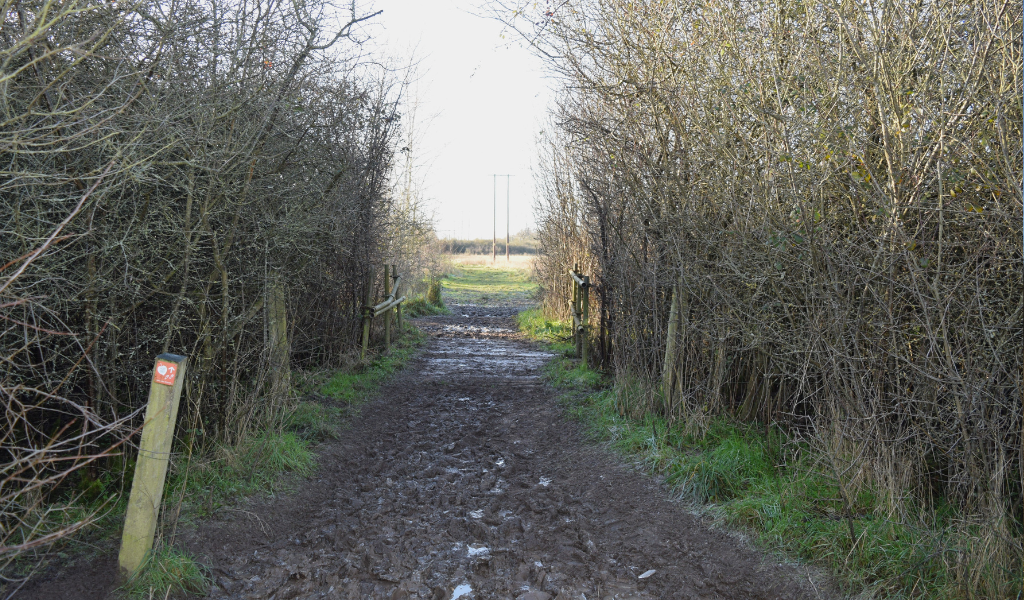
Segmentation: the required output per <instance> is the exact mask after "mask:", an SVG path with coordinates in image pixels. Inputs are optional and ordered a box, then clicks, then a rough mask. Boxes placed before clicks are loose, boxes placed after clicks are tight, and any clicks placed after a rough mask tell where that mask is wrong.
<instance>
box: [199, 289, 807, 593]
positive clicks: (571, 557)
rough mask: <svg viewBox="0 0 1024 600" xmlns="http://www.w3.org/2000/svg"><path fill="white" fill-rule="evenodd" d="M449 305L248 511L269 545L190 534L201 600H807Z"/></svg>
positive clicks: (503, 334) (504, 331)
mask: <svg viewBox="0 0 1024 600" xmlns="http://www.w3.org/2000/svg"><path fill="white" fill-rule="evenodd" d="M502 311H504V312H502ZM454 312H455V314H456V315H460V314H467V315H470V314H471V315H472V316H467V317H458V316H441V317H430V318H425V319H421V320H420V321H419V323H418V324H419V325H420V326H421V328H423V329H424V330H427V331H429V332H431V333H432V334H433V335H434V338H433V339H432V340H431V342H430V344H429V345H428V347H427V348H426V350H425V351H424V352H423V353H422V355H421V356H420V357H419V358H418V359H416V360H415V361H414V363H413V364H412V366H411V368H410V369H408V370H407V371H406V372H405V373H404V374H402V375H400V376H399V377H398V378H396V380H395V381H394V382H393V383H391V384H390V385H388V386H387V388H386V389H384V390H383V391H382V392H381V394H380V397H381V400H380V401H378V402H374V403H371V404H369V405H367V406H366V407H365V409H364V410H363V414H362V417H361V418H360V419H359V420H358V421H357V422H356V423H354V424H353V427H352V428H350V429H349V430H347V431H346V432H345V433H344V435H343V437H342V438H341V439H340V440H338V441H337V442H336V443H333V444H327V445H325V448H324V451H323V453H322V457H321V468H320V472H319V473H318V475H317V480H316V481H311V482H308V484H307V485H305V486H304V487H303V488H302V489H301V490H299V492H298V493H296V494H294V495H292V496H288V497H283V498H279V499H276V500H271V501H267V502H266V503H264V504H263V505H262V506H259V507H253V510H254V511H256V512H257V513H258V514H259V515H260V518H261V519H262V520H263V521H264V522H266V523H267V524H268V527H269V529H270V533H269V534H263V533H261V532H259V530H256V529H253V528H252V526H250V525H246V524H244V523H243V522H241V521H232V522H225V523H219V524H214V525H212V526H211V527H210V528H208V529H206V530H204V531H203V532H200V534H199V536H198V539H196V540H195V541H194V547H195V548H196V551H197V552H201V553H202V554H203V555H205V556H206V557H207V558H208V562H209V563H210V564H213V565H214V568H213V570H212V572H213V574H214V579H215V586H214V588H213V589H212V591H211V593H210V596H211V597H213V598H234V599H257V598H259V599H268V600H269V599H274V600H284V599H290V598H337V599H357V598H358V599H362V598H374V599H378V598H379V599H389V600H399V599H415V600H472V599H489V598H512V599H516V600H570V599H572V600H616V599H620V600H624V599H633V598H637V599H639V598H684V599H689V598H754V599H766V600H767V599H773V598H786V599H790V598H811V597H815V596H813V595H811V594H810V593H808V590H807V589H805V583H801V581H799V580H797V579H796V578H795V576H794V574H793V573H792V572H791V570H786V569H785V568H780V567H778V566H777V565H771V564H768V563H766V562H765V561H764V560H762V558H761V557H760V556H758V555H757V554H756V553H755V552H754V551H752V550H750V549H749V548H746V547H744V546H743V545H742V544H741V543H740V542H738V541H736V540H735V539H733V538H731V537H729V536H727V535H725V534H723V533H720V532H716V531H712V530H709V529H707V528H706V527H705V526H704V525H702V524H701V523H700V522H699V521H698V520H697V519H695V518H694V517H692V516H691V515H689V514H688V513H686V512H685V510H683V509H682V508H681V507H679V506H677V505H674V504H672V503H671V502H669V501H668V500H667V499H666V497H665V493H664V492H663V490H662V489H661V488H660V487H659V486H658V485H657V484H656V483H655V482H652V481H650V480H649V479H648V478H646V477H643V476H641V475H639V474H637V473H636V472H634V471H632V470H631V469H629V468H628V467H625V466H623V465H621V464H619V463H618V461H617V460H616V459H614V457H611V456H609V455H608V454H607V453H606V452H605V451H604V450H603V449H601V448H597V447H594V446H591V445H587V444H586V443H585V441H584V440H583V437H582V436H581V435H580V433H579V431H578V429H577V426H576V425H574V424H573V423H571V422H569V421H566V420H564V419H563V418H562V417H561V416H560V415H559V412H558V410H557V408H556V407H557V403H556V401H555V399H554V395H553V393H552V392H551V391H550V390H548V389H547V388H546V387H545V386H544V385H543V383H542V381H541V379H540V374H541V371H542V368H543V366H544V364H545V363H546V361H547V360H548V359H549V358H550V355H549V354H547V353H544V352H542V351H539V350H538V349H537V348H536V347H533V346H531V345H529V344H527V343H525V342H523V341H521V340H518V339H516V337H515V336H514V335H512V334H510V333H508V332H514V331H515V323H514V314H515V311H514V310H513V309H509V308H494V307H491V308H490V310H489V312H485V311H484V310H482V309H480V308H479V307H477V308H473V309H470V308H465V309H463V310H460V309H459V308H458V307H455V310H454ZM483 315H492V316H490V317H486V316H483ZM493 315H497V316H493ZM245 527H249V529H245Z"/></svg>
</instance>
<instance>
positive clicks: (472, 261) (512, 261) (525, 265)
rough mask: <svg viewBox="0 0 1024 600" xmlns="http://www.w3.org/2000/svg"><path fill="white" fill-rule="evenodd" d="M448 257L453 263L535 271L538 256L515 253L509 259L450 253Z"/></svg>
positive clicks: (487, 255) (488, 255)
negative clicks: (534, 264)
mask: <svg viewBox="0 0 1024 600" xmlns="http://www.w3.org/2000/svg"><path fill="white" fill-rule="evenodd" d="M447 258H448V260H449V261H451V263H452V264H453V265H473V266H480V267H494V268H495V269H506V268H507V269H517V270H520V271H533V263H534V260H536V258H537V256H536V255H535V254H513V255H511V256H510V257H509V260H505V257H504V256H498V257H497V259H496V260H493V261H492V260H491V255H490V254H448V255H447Z"/></svg>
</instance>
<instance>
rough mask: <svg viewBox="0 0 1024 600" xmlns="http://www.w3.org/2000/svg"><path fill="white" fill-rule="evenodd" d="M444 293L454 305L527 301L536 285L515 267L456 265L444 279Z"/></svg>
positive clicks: (526, 272)
mask: <svg viewBox="0 0 1024 600" xmlns="http://www.w3.org/2000/svg"><path fill="white" fill-rule="evenodd" d="M443 281H444V288H445V289H444V295H445V298H446V301H447V302H452V303H455V304H504V303H510V304H529V303H530V302H532V301H533V299H534V296H535V295H536V293H537V290H538V289H539V286H538V285H537V283H536V282H534V281H533V280H532V279H531V277H530V272H529V271H528V270H526V269H522V268H517V267H516V266H507V265H503V264H501V262H499V263H497V264H496V265H478V264H457V265H455V266H454V267H453V271H452V272H451V273H449V274H448V275H447V276H446V277H445V278H444V280H443Z"/></svg>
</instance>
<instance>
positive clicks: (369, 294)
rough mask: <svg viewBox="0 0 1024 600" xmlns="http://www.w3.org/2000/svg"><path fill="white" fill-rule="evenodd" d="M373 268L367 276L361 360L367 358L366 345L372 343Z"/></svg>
mask: <svg viewBox="0 0 1024 600" xmlns="http://www.w3.org/2000/svg"><path fill="white" fill-rule="evenodd" d="M373 276H374V273H373V268H372V267H371V268H370V274H369V275H368V276H367V278H366V302H365V303H364V304H363V350H362V352H360V354H359V360H366V347H367V346H369V345H370V321H372V320H373V283H374V281H373V279H374V277H373Z"/></svg>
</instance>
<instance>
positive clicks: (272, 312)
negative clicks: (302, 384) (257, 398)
mask: <svg viewBox="0 0 1024 600" xmlns="http://www.w3.org/2000/svg"><path fill="white" fill-rule="evenodd" d="M269 295H270V298H269V300H270V301H269V302H268V303H267V304H268V306H267V312H268V315H267V316H268V317H269V318H268V321H269V326H270V327H269V329H270V390H271V392H270V396H271V398H272V399H273V401H275V402H283V401H285V400H287V398H288V394H289V393H290V392H291V360H290V357H291V349H290V348H289V346H288V312H287V307H286V306H285V297H284V284H282V283H281V279H280V278H275V279H274V282H273V284H272V285H271V288H270V290H269Z"/></svg>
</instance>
